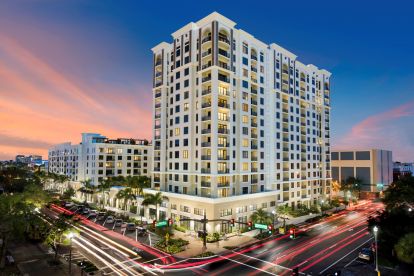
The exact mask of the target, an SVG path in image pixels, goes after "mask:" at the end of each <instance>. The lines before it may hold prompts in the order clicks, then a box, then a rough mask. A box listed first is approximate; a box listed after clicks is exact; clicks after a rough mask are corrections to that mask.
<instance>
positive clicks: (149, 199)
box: [142, 192, 168, 220]
mask: <svg viewBox="0 0 414 276" xmlns="http://www.w3.org/2000/svg"><path fill="white" fill-rule="evenodd" d="M165 199H168V198H167V197H165V196H163V195H162V193H161V192H158V193H155V194H145V195H144V200H143V201H142V205H144V206H148V205H155V214H156V215H155V218H156V219H157V220H158V205H160V204H161V203H162V201H163V200H165Z"/></svg>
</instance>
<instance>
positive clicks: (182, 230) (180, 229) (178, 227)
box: [173, 224, 186, 233]
mask: <svg viewBox="0 0 414 276" xmlns="http://www.w3.org/2000/svg"><path fill="white" fill-rule="evenodd" d="M173 227H174V229H175V230H177V231H180V232H183V233H185V231H186V229H185V228H184V227H182V226H180V225H177V224H174V226H173Z"/></svg>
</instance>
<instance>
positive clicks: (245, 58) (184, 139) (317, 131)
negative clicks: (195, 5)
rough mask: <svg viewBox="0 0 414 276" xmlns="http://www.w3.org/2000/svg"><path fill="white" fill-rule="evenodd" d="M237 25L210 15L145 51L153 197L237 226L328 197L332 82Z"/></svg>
mask: <svg viewBox="0 0 414 276" xmlns="http://www.w3.org/2000/svg"><path fill="white" fill-rule="evenodd" d="M235 25H236V23H235V22H233V21H231V20H230V19H228V18H226V17H224V16H222V15H220V14H218V13H215V12H214V13H212V14H210V15H208V16H207V17H205V18H203V19H201V20H199V21H197V22H196V23H189V24H187V25H186V26H184V27H182V28H181V29H179V30H177V31H176V32H174V33H173V34H172V38H173V40H172V42H171V43H166V42H162V43H160V44H159V45H157V46H155V47H154V48H153V49H152V51H153V103H154V108H153V118H154V127H153V138H154V139H153V146H154V153H153V174H152V189H154V190H160V191H163V193H164V194H165V195H166V196H167V197H168V198H169V200H170V203H169V204H170V206H167V207H165V208H166V212H171V213H172V215H175V216H188V217H199V216H200V215H202V214H200V210H198V209H200V208H201V207H200V206H199V205H200V202H204V203H205V204H206V205H205V206H210V207H209V208H208V209H205V208H204V209H205V211H206V212H207V215H208V217H211V218H213V217H215V216H217V214H224V213H226V214H228V215H229V214H232V215H233V217H234V216H235V214H236V213H237V210H239V209H240V210H243V211H242V212H240V213H239V215H238V216H237V219H240V218H243V219H244V217H248V216H249V214H250V213H251V211H253V208H254V206H260V207H263V206H267V207H266V208H267V209H268V210H270V209H271V208H275V206H276V205H278V204H286V203H287V204H289V205H290V206H292V207H294V208H295V207H296V206H298V205H299V204H305V205H311V204H315V203H316V202H317V201H318V199H320V198H321V197H324V196H326V195H327V194H329V193H330V181H331V168H330V76H331V74H330V73H329V72H328V71H326V70H323V69H319V68H317V67H316V66H314V65H311V64H310V65H305V64H303V63H301V62H300V61H298V60H297V57H296V55H294V54H293V53H291V52H289V51H288V50H286V49H284V48H282V47H280V46H279V45H277V44H274V43H272V44H266V43H264V42H262V41H260V40H258V39H256V38H255V37H254V36H252V35H251V34H249V33H247V32H245V31H243V30H241V29H237V28H235ZM184 198H185V202H186V205H185V206H183V207H180V205H183V204H182V203H183V201H182V199H184ZM246 206H247V207H246ZM250 206H253V207H250ZM237 208H239V209H237ZM183 209H185V210H186V211H185V212H183V211H180V210H183ZM204 209H203V210H204ZM245 209H246V211H244V210H245ZM251 209H252V210H251ZM223 210H224V211H223ZM225 210H227V211H225ZM188 211H189V212H188Z"/></svg>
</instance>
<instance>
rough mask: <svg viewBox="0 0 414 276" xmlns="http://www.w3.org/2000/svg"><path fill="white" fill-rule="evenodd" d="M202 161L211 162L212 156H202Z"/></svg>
mask: <svg viewBox="0 0 414 276" xmlns="http://www.w3.org/2000/svg"><path fill="white" fill-rule="evenodd" d="M201 160H211V155H201Z"/></svg>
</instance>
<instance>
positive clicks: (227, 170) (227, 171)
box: [217, 169, 230, 174]
mask: <svg viewBox="0 0 414 276" xmlns="http://www.w3.org/2000/svg"><path fill="white" fill-rule="evenodd" d="M229 172H230V170H229V169H221V170H220V169H219V170H217V173H219V174H223V173H229Z"/></svg>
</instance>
